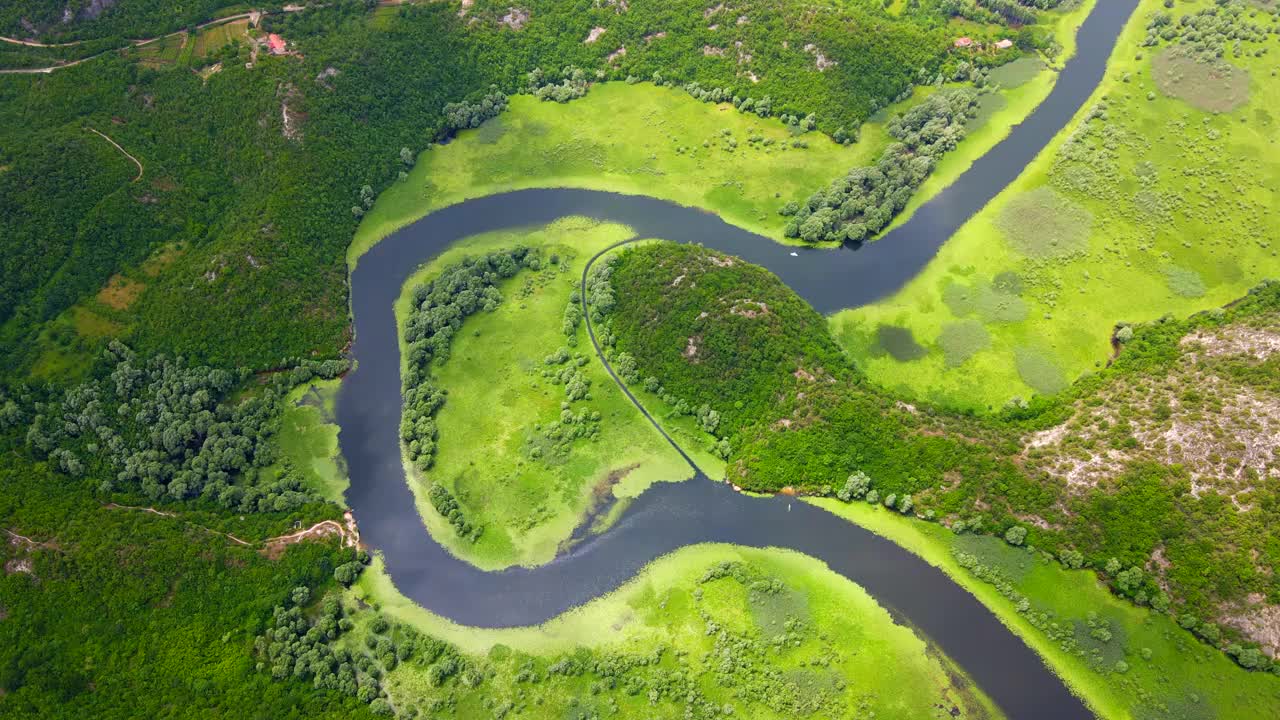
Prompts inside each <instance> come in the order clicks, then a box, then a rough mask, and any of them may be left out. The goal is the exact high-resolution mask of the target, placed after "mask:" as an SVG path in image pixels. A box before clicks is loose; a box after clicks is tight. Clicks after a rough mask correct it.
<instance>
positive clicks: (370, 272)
mask: <svg viewBox="0 0 1280 720" xmlns="http://www.w3.org/2000/svg"><path fill="white" fill-rule="evenodd" d="M1136 5H1137V0H1103V1H1102V2H1099V3H1098V5H1097V6H1096V8H1095V9H1094V10H1093V11H1092V13H1091V14H1090V16H1089V17H1088V18H1087V19H1086V20H1085V22H1084V23H1083V25H1082V26H1081V28H1080V30H1079V34H1078V36H1077V40H1078V49H1077V52H1076V54H1075V56H1074V57H1073V58H1072V59H1071V60H1070V61H1069V62H1068V63H1067V64H1066V66H1065V67H1064V68H1063V70H1062V72H1061V73H1060V75H1059V77H1058V79H1057V82H1056V84H1055V86H1054V88H1053V90H1052V92H1051V93H1050V95H1049V96H1048V97H1047V98H1046V99H1045V100H1044V102H1043V103H1041V105H1040V106H1039V107H1038V108H1037V109H1036V110H1035V112H1034V113H1032V114H1031V116H1030V117H1028V118H1027V119H1026V120H1025V121H1023V122H1022V123H1021V124H1019V125H1018V126H1016V127H1015V128H1014V129H1013V131H1012V132H1011V133H1010V134H1009V136H1008V137H1007V138H1005V139H1004V140H1003V141H1001V142H1000V143H999V144H998V145H997V146H996V147H995V148H993V149H992V150H991V151H990V152H989V153H987V154H986V155H984V156H983V157H982V158H980V159H978V160H977V161H976V162H975V163H974V164H973V165H972V166H971V167H970V168H969V169H968V170H967V171H966V172H965V173H964V175H963V176H962V177H960V178H959V179H958V180H957V181H956V182H954V183H952V184H951V186H949V187H948V188H947V189H946V190H944V191H942V192H941V193H939V194H938V195H937V196H936V197H934V198H933V199H932V200H931V201H930V202H928V203H926V204H925V205H924V206H922V207H921V208H920V209H919V210H918V211H917V212H916V213H915V214H914V215H913V216H912V217H911V218H910V220H908V221H907V222H905V223H903V224H901V225H900V226H899V227H897V228H896V229H894V230H893V231H891V232H890V233H888V234H887V235H886V236H884V237H883V238H881V239H879V240H877V241H875V242H873V243H870V244H867V245H864V246H862V247H858V248H853V247H844V248H840V249H837V250H820V249H809V248H795V249H793V248H789V247H784V246H782V245H779V244H777V243H775V242H773V241H772V240H770V239H768V238H765V237H762V236H759V235H755V234H752V233H749V232H747V231H745V230H742V229H740V228H737V227H734V226H732V225H729V224H727V223H725V222H724V221H722V220H720V219H719V218H718V217H716V216H714V215H712V214H709V213H706V212H703V211H700V210H696V209H692V208H687V207H682V206H679V205H675V204H672V203H668V202H665V201H661V200H655V199H651V198H645V197H639V196H623V195H616V194H612V193H602V192H595V191H587V190H568V189H545V190H523V191H517V192H512V193H506V194H503V195H497V196H490V197H485V198H479V199H476V200H470V201H467V202H464V203H461V204H458V205H454V206H451V207H447V208H445V209H443V210H440V211H437V212H434V213H432V214H430V215H428V216H426V217H424V218H422V219H421V220H419V221H417V222H416V223H414V224H412V225H410V226H408V227H405V228H403V229H401V230H399V231H397V232H395V233H393V234H392V235H390V236H389V237H387V238H386V239H384V240H382V241H381V242H380V243H378V244H377V245H376V246H374V247H373V248H372V249H371V250H369V251H368V252H367V253H366V254H365V255H364V256H363V257H362V258H361V259H360V262H359V264H358V265H357V267H356V268H355V269H354V270H353V271H352V273H351V311H352V315H353V317H354V326H355V340H354V343H353V345H352V357H353V359H354V360H355V361H356V369H355V371H354V372H352V373H351V374H350V375H349V376H348V377H347V378H346V380H345V381H344V382H343V385H342V389H341V391H340V394H339V397H338V403H337V420H338V423H339V426H340V428H341V431H340V435H339V442H340V447H341V451H342V453H343V456H344V457H345V459H346V462H347V466H348V471H349V475H350V479H351V487H350V489H349V491H348V495H347V498H348V502H349V504H350V505H351V507H352V509H353V510H354V511H355V514H356V516H357V517H359V518H360V519H361V521H362V522H361V530H362V539H363V541H364V542H365V543H367V544H368V545H369V546H370V547H371V548H373V549H376V550H378V551H380V552H381V553H382V555H383V558H384V561H385V563H386V567H387V570H388V571H389V572H390V574H391V576H392V577H393V579H394V581H395V584H396V586H397V587H398V588H399V589H400V591H401V592H403V593H404V594H405V595H406V596H408V597H409V598H411V599H412V600H414V601H415V602H417V603H419V604H420V605H422V606H423V607H425V608H426V609H428V610H430V611H431V612H434V613H437V614H439V615H441V616H444V617H446V618H449V619H451V620H454V621H456V622H458V623H462V624H465V625H472V626H481V627H513V626H521V625H533V624H538V623H541V622H543V621H546V620H548V619H549V618H552V617H554V616H556V615H558V614H560V613H562V612H564V611H566V610H568V609H570V608H573V607H576V606H579V605H581V604H583V603H585V602H587V601H590V600H591V599H593V598H595V597H597V596H600V595H602V594H605V593H608V592H609V591H611V590H614V589H615V588H617V587H618V586H620V585H621V584H623V583H624V582H626V581H627V580H628V579H630V578H631V577H633V576H634V575H636V574H637V573H638V572H639V571H640V570H641V569H642V568H643V567H644V566H645V565H646V564H648V563H650V562H651V561H653V560H654V559H656V558H658V557H660V556H662V555H665V554H667V553H670V552H672V551H674V550H677V549H679V548H681V547H683V546H686V545H692V544H697V543H709V542H715V543H731V544H735V545H744V546H751V547H779V548H788V549H792V550H795V551H797V552H801V553H804V554H807V555H810V556H812V557H815V558H817V559H819V560H821V561H823V562H825V563H826V564H827V565H828V566H829V567H830V568H831V569H832V570H833V571H835V572H837V573H839V574H841V575H843V576H845V577H847V578H849V579H850V580H852V581H853V582H856V583H857V584H859V585H861V586H862V587H863V588H865V589H866V590H867V592H869V593H870V594H871V595H872V596H874V597H875V599H876V600H877V601H878V602H879V603H881V604H882V605H884V606H885V607H887V608H889V609H890V611H891V612H893V613H894V614H895V615H896V616H897V617H898V618H899V619H900V620H902V621H905V622H906V623H908V624H910V625H911V626H913V627H914V628H915V629H917V630H918V631H919V632H921V633H922V634H924V635H925V636H927V637H928V638H929V639H930V640H932V641H933V642H934V643H936V644H937V645H938V646H939V648H940V649H941V650H942V651H943V652H945V653H946V654H947V655H949V656H950V657H951V658H952V659H953V660H955V662H956V663H958V664H959V665H960V666H961V667H962V668H964V670H965V672H966V673H968V675H969V676H970V677H971V678H972V679H973V680H974V682H976V683H977V684H978V685H979V686H980V687H981V688H982V689H983V690H984V691H985V692H986V693H987V694H988V696H990V697H991V699H992V700H993V701H995V703H996V704H997V705H999V706H1000V708H1001V709H1002V710H1003V711H1004V712H1005V713H1006V714H1007V715H1008V716H1009V717H1011V718H1043V719H1045V720H1058V719H1066V718H1088V717H1092V714H1091V713H1090V712H1089V710H1088V709H1087V708H1086V707H1085V706H1084V704H1083V703H1082V701H1081V700H1080V699H1079V698H1077V697H1075V696H1074V695H1073V694H1072V693H1071V692H1070V691H1069V690H1068V689H1067V687H1066V686H1065V685H1064V684H1063V683H1062V681H1061V680H1060V679H1059V678H1058V677H1057V676H1055V675H1054V674H1053V672H1051V671H1050V670H1049V669H1048V668H1047V667H1046V666H1045V664H1044V663H1043V662H1042V661H1041V659H1040V658H1039V657H1037V655H1036V654H1035V653H1034V652H1033V651H1032V650H1031V649H1030V648H1028V647H1027V646H1026V645H1025V644H1024V643H1023V642H1022V640H1020V639H1019V638H1018V637H1016V636H1015V635H1014V634H1013V633H1012V632H1010V631H1009V630H1008V629H1007V628H1006V627H1005V626H1004V625H1002V624H1001V622H1000V621H999V620H998V619H997V618H996V617H995V616H994V615H993V614H992V613H991V612H990V611H988V610H987V609H986V608H985V607H984V606H983V605H982V604H981V603H979V601H978V600H977V599H975V598H974V597H973V596H972V595H970V594H969V593H968V592H967V591H965V590H964V589H963V588H961V587H960V586H958V585H957V584H955V583H954V582H953V581H952V580H951V579H950V578H948V577H947V576H946V575H945V574H944V573H943V572H942V571H941V570H939V569H937V568H935V567H933V566H932V565H929V564H928V563H926V562H925V561H924V560H922V559H920V558H919V557H917V556H916V555H914V554H912V553H911V552H908V551H907V550H904V549H903V548H901V547H899V546H897V545H895V544H894V543H892V542H890V541H889V540H886V539H884V538H881V537H879V536H877V535H875V534H873V533H871V532H869V531H867V530H864V529H862V528H860V527H858V526H856V525H853V524H851V523H849V522H847V521H845V520H843V519H840V518H838V517H836V516H834V515H831V514H829V513H827V512H826V511H824V510H821V509H819V508H817V507H813V506H811V505H808V504H807V503H803V502H794V501H791V500H790V498H786V497H774V498H753V497H749V496H746V495H742V494H739V493H735V492H733V490H732V489H731V488H730V487H729V486H727V485H725V484H723V483H715V482H711V481H710V480H709V479H708V478H706V477H705V476H704V475H702V474H701V473H698V474H697V476H696V477H695V478H694V479H693V480H691V481H689V482H683V483H657V484H655V485H654V486H653V487H651V488H650V489H649V490H647V491H646V492H645V493H644V494H643V495H641V496H640V497H639V498H637V499H636V500H635V501H634V502H633V503H632V504H631V505H630V507H629V508H628V509H627V510H626V512H625V513H624V514H623V515H622V517H621V518H620V519H619V520H618V522H617V523H616V524H615V525H614V526H613V527H612V528H611V529H609V530H608V531H607V532H605V533H603V534H600V535H597V536H592V537H589V538H587V539H585V540H584V541H583V542H581V543H579V544H577V545H575V546H574V547H573V549H572V550H570V551H569V552H567V553H565V554H562V555H560V556H558V557H557V558H556V559H555V560H554V561H552V562H551V563H549V564H547V565H544V566H541V567H537V568H522V567H516V568H510V569H507V570H503V571H500V572H486V571H482V570H480V569H478V568H476V567H474V566H472V565H470V564H468V563H466V562H465V561H462V560H460V559H458V558H455V557H454V556H452V555H451V554H449V552H448V551H446V550H445V549H444V548H443V547H442V546H441V545H439V544H438V543H437V542H435V540H433V539H432V537H431V536H430V534H429V533H428V532H427V531H426V529H425V527H424V526H423V522H422V519H421V518H420V517H419V515H418V512H417V509H416V506H415V503H414V498H413V495H412V492H411V490H410V488H409V486H408V484H407V483H406V478H405V473H404V468H403V465H402V462H401V452H400V446H399V433H398V428H399V422H400V413H401V396H400V385H401V383H400V357H399V345H398V339H397V327H396V320H395V316H394V313H393V303H394V301H395V299H396V297H397V295H398V294H399V292H400V288H401V287H402V286H403V285H404V283H405V282H406V280H407V279H408V277H409V276H410V274H412V272H413V271H414V270H415V269H416V268H417V267H418V266H420V265H421V264H422V263H424V262H426V261H428V260H430V259H431V258H433V257H435V256H436V255H437V254H439V253H440V252H441V251H442V250H444V249H445V248H447V247H449V245H450V244H451V243H453V242H455V241H457V240H460V239H462V238H464V237H468V236H471V235H475V234H477V233H483V232H489V231H494V230H501V229H504V228H514V227H521V226H528V225H535V224H540V223H547V222H551V221H553V220H555V219H558V218H561V217H564V216H568V215H580V216H586V217H592V218H598V219H601V220H608V221H611V222H617V223H622V224H625V225H627V226H629V227H631V228H633V229H634V230H635V231H636V233H637V237H641V238H644V237H655V238H663V239H667V240H673V241H679V242H697V243H701V244H703V245H706V246H707V247H710V248H713V249H716V250H720V251H723V252H726V253H732V254H734V255H737V256H739V257H742V258H743V259H745V260H747V261H749V262H752V263H755V264H758V265H761V266H763V267H765V268H767V269H769V270H770V271H772V272H773V273H775V274H776V275H777V276H778V277H780V278H781V279H782V280H783V281H784V282H785V283H787V284H788V285H789V286H790V287H791V288H792V289H794V290H795V291H796V292H797V293H799V294H800V295H801V296H802V297H803V298H805V299H806V300H807V301H808V302H809V303H810V304H811V305H812V306H813V307H814V308H815V309H816V310H818V311H819V312H822V313H831V312H834V311H836V310H839V309H842V308H847V307H856V306H859V305H862V304H865V303H868V302H871V301H874V300H876V299H878V298H880V297H883V296H885V295H887V294H889V293H891V292H893V291H895V290H897V289H898V288H900V287H901V286H902V285H903V284H905V283H906V282H907V281H908V280H910V279H911V278H912V277H914V276H915V275H916V274H917V273H918V272H919V271H920V270H922V269H923V268H924V266H925V265H926V263H928V262H929V260H930V259H931V258H932V257H933V256H934V254H935V253H936V252H937V251H938V248H939V247H941V245H942V243H943V242H945V241H946V239H947V238H949V237H950V236H951V235H952V234H953V233H954V232H955V231H956V230H958V229H959V228H960V226H961V225H963V224H964V223H965V221H967V220H968V218H970V217H971V216H972V215H973V214H975V213H976V212H977V211H978V210H980V209H981V208H982V207H983V206H984V205H985V204H986V203H987V202H988V201H990V200H991V199H992V198H994V197H995V195H996V194H998V193H999V192H1000V191H1001V190H1002V189H1003V188H1004V187H1005V186H1006V185H1008V184H1009V183H1011V182H1012V181H1013V180H1014V179H1015V178H1016V177H1017V176H1018V175H1019V173H1020V172H1021V171H1022V168H1023V167H1025V166H1026V165H1027V163H1029V162H1030V161H1031V160H1032V158H1034V157H1035V156H1036V155H1037V154H1038V153H1039V152H1040V151H1041V150H1042V149H1043V148H1044V147H1045V146H1046V145H1047V144H1048V143H1049V141H1050V140H1051V139H1052V138H1053V137H1054V136H1055V135H1056V134H1057V133H1058V132H1059V131H1060V130H1061V129H1062V128H1063V127H1064V126H1065V125H1066V124H1067V122H1069V121H1070V119H1071V118H1072V117H1073V116H1074V115H1075V114H1076V112H1077V111H1078V110H1079V109H1080V108H1081V106H1082V105H1083V104H1084V103H1085V101H1086V100H1087V99H1088V98H1089V96H1090V95H1091V94H1092V92H1093V91H1094V89H1095V88H1096V87H1097V85H1098V83H1099V82H1100V81H1101V79H1102V77H1103V74H1104V72H1105V69H1106V62H1107V58H1108V57H1109V56H1110V54H1111V51H1112V49H1113V48H1114V46H1115V43H1116V40H1117V38H1118V36H1119V34H1120V32H1121V30H1122V29H1123V27H1124V25H1125V23H1126V22H1127V20H1128V19H1129V17H1130V15H1131V14H1132V13H1133V11H1134V9H1135V7H1136ZM793 253H794V254H793ZM633 400H634V399H633ZM637 406H638V403H637ZM641 410H642V411H643V408H641ZM677 449H678V448H677Z"/></svg>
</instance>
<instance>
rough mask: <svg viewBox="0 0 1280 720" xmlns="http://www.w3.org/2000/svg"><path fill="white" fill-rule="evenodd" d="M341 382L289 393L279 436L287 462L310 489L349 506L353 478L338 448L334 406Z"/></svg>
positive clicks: (310, 385) (312, 385)
mask: <svg viewBox="0 0 1280 720" xmlns="http://www.w3.org/2000/svg"><path fill="white" fill-rule="evenodd" d="M341 383H342V381H341V380H317V381H314V382H310V383H307V384H305V385H301V386H299V387H297V388H295V389H294V391H293V392H291V393H290V394H289V398H288V401H287V402H286V406H285V411H284V413H283V414H282V415H281V418H280V430H279V433H278V435H277V436H276V438H277V440H278V441H279V446H280V452H281V454H282V455H283V456H284V459H285V460H287V461H288V462H289V464H291V465H292V466H293V468H294V469H295V470H296V471H297V472H298V473H300V474H301V476H302V478H303V480H304V481H305V482H306V484H307V487H309V488H310V489H311V490H314V491H315V492H316V493H318V494H319V495H320V497H323V498H324V499H326V500H329V501H331V502H334V503H337V504H338V505H339V506H341V507H346V504H347V503H346V498H345V497H344V496H345V494H346V492H347V487H348V485H350V482H351V480H350V478H349V477H347V470H346V467H345V466H344V463H343V460H342V454H341V453H340V452H339V449H338V429H339V428H338V424H337V422H336V421H335V419H334V412H333V404H334V401H335V400H336V398H337V394H338V387H339V386H340V385H341Z"/></svg>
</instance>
